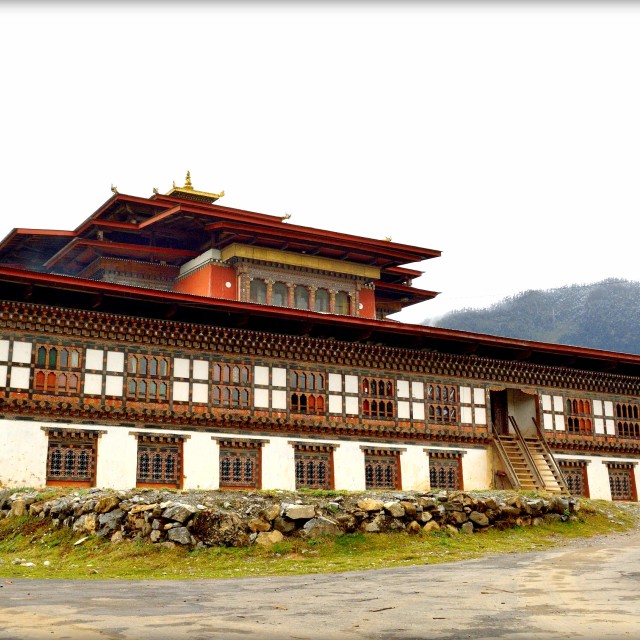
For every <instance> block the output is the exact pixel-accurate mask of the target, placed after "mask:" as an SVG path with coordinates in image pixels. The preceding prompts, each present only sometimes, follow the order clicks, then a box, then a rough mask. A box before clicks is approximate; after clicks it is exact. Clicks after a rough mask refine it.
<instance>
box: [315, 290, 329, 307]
mask: <svg viewBox="0 0 640 640" xmlns="http://www.w3.org/2000/svg"><path fill="white" fill-rule="evenodd" d="M330 303H331V297H330V296H329V292H328V291H327V290H326V289H317V290H316V294H315V299H314V309H315V311H321V312H324V313H327V312H328V311H329V309H330Z"/></svg>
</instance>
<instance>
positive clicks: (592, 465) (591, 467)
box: [553, 453, 613, 500]
mask: <svg viewBox="0 0 640 640" xmlns="http://www.w3.org/2000/svg"><path fill="white" fill-rule="evenodd" d="M553 456H554V458H555V459H556V460H585V461H586V462H587V482H588V483H589V497H590V498H593V499H594V500H595V499H597V500H611V486H610V485H609V468H608V467H607V465H606V464H605V463H604V462H603V459H602V458H600V457H597V456H577V455H562V454H557V453H554V454H553ZM606 460H608V461H609V462H610V461H611V460H613V458H606Z"/></svg>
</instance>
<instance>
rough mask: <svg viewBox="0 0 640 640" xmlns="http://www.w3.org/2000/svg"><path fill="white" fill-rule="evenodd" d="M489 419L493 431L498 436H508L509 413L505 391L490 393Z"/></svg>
mask: <svg viewBox="0 0 640 640" xmlns="http://www.w3.org/2000/svg"><path fill="white" fill-rule="evenodd" d="M489 398H490V400H491V419H492V422H493V430H494V432H495V433H497V434H498V435H500V436H506V435H508V434H509V411H508V403H507V390H506V389H503V390H502V391H490V392H489Z"/></svg>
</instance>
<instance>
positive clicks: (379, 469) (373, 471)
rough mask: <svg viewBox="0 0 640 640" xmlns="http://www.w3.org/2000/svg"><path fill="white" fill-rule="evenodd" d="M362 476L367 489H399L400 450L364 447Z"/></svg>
mask: <svg viewBox="0 0 640 640" xmlns="http://www.w3.org/2000/svg"><path fill="white" fill-rule="evenodd" d="M364 477H365V482H366V488H367V489H400V488H401V486H400V452H399V451H394V450H393V449H369V448H365V449H364Z"/></svg>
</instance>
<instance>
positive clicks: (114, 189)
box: [111, 184, 118, 193]
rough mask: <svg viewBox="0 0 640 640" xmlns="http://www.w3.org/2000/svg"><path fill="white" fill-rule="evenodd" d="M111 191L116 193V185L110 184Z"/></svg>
mask: <svg viewBox="0 0 640 640" xmlns="http://www.w3.org/2000/svg"><path fill="white" fill-rule="evenodd" d="M111 191H113V193H118V187H116V186H115V185H113V184H112V185H111Z"/></svg>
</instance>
